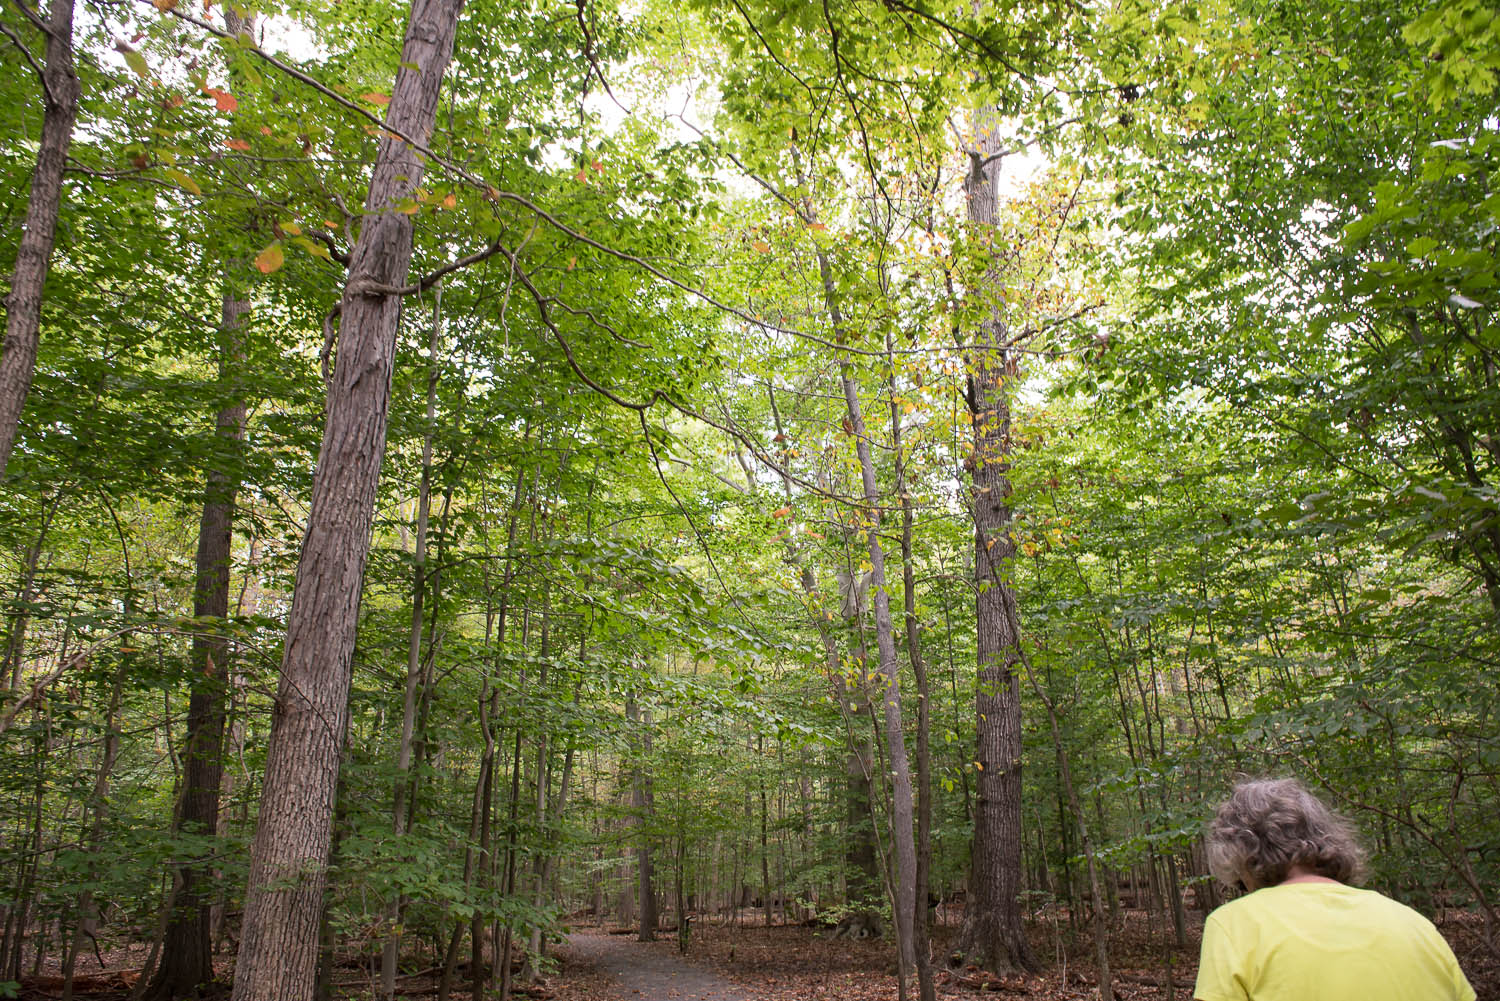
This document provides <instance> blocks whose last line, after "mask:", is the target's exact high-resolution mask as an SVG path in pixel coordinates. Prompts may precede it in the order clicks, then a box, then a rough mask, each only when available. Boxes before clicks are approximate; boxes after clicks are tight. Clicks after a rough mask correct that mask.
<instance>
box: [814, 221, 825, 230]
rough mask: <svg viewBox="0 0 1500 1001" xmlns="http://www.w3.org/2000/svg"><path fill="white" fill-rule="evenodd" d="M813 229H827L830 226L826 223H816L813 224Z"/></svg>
mask: <svg viewBox="0 0 1500 1001" xmlns="http://www.w3.org/2000/svg"><path fill="white" fill-rule="evenodd" d="M812 228H813V229H827V228H828V225H827V224H826V223H821V222H815V223H813V224H812Z"/></svg>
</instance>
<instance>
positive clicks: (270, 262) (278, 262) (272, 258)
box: [255, 242, 286, 275]
mask: <svg viewBox="0 0 1500 1001" xmlns="http://www.w3.org/2000/svg"><path fill="white" fill-rule="evenodd" d="M285 263H286V254H284V253H282V250H281V244H280V243H279V242H278V243H273V244H271V245H270V246H269V247H267V248H266V249H265V250H262V251H261V252H260V253H258V254H256V255H255V269H256V270H257V271H259V272H260V273H261V274H263V275H268V274H270V273H271V272H273V271H275V270H276V269H278V268H280V267H281V266H282V265H283V264H285Z"/></svg>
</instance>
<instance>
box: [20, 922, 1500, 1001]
mask: <svg viewBox="0 0 1500 1001" xmlns="http://www.w3.org/2000/svg"><path fill="white" fill-rule="evenodd" d="M940 917H943V915H940ZM946 917H947V920H946V921H943V922H941V923H940V924H939V925H938V927H937V928H935V929H934V939H935V941H934V946H933V954H934V958H935V960H938V962H937V963H936V965H937V967H938V970H937V977H936V980H937V990H938V996H939V997H940V998H949V999H955V998H966V999H974V1001H978V999H980V998H993V997H997V996H1005V997H1011V998H1034V999H1037V1001H1065V999H1066V1001H1074V999H1077V1001H1083V999H1087V998H1096V997H1098V993H1097V990H1096V988H1095V986H1094V983H1095V981H1094V967H1093V963H1092V961H1091V959H1089V958H1088V957H1090V956H1091V955H1092V938H1091V936H1090V933H1089V932H1088V930H1087V929H1084V930H1081V931H1078V932H1074V931H1072V930H1070V929H1069V927H1068V924H1067V918H1066V915H1062V916H1061V917H1056V916H1054V919H1052V920H1046V921H1039V922H1033V923H1032V924H1031V925H1030V926H1029V927H1028V932H1029V935H1030V941H1031V943H1032V947H1033V949H1034V950H1035V951H1036V954H1037V958H1038V960H1039V961H1040V962H1041V963H1043V964H1044V970H1043V972H1042V973H1040V974H1012V975H1010V976H1007V977H993V976H990V975H988V974H985V973H983V972H981V971H978V970H975V969H973V968H972V967H971V968H967V969H960V970H948V969H945V968H943V965H944V964H943V963H942V962H941V960H942V958H943V957H944V956H946V954H947V951H948V947H949V944H950V943H951V941H952V939H953V937H954V936H955V935H956V933H957V931H958V928H957V916H956V914H950V915H946ZM1189 923H1190V925H1191V928H1190V931H1189V942H1188V946H1189V947H1188V948H1187V949H1186V950H1170V951H1169V950H1166V949H1164V948H1163V944H1162V943H1163V933H1164V932H1166V933H1168V934H1169V933H1170V929H1164V928H1162V927H1161V925H1160V923H1159V922H1158V923H1154V924H1153V923H1148V921H1147V919H1146V916H1145V914H1144V912H1140V911H1131V912H1127V914H1126V916H1125V920H1124V922H1123V924H1122V926H1121V927H1120V928H1118V929H1116V931H1115V932H1114V937H1113V940H1112V942H1111V948H1110V953H1111V959H1112V960H1113V963H1114V969H1113V971H1112V972H1113V974H1114V976H1113V979H1114V984H1115V996H1116V997H1118V998H1121V999H1122V1001H1158V999H1165V998H1168V997H1170V998H1172V1001H1189V999H1190V998H1191V997H1192V985H1193V979H1194V976H1195V974H1196V966H1197V963H1196V960H1197V954H1198V934H1199V930H1200V929H1201V927H1202V919H1201V916H1200V915H1190V917H1189ZM1438 927H1439V928H1440V929H1441V930H1442V932H1443V933H1444V935H1445V936H1446V937H1447V938H1448V940H1449V941H1450V942H1451V943H1452V945H1453V948H1454V952H1455V953H1456V954H1457V955H1458V958H1459V961H1460V962H1461V964H1462V965H1463V968H1464V972H1465V973H1466V974H1467V975H1468V977H1469V980H1470V982H1472V983H1473V985H1474V988H1475V990H1476V991H1477V993H1478V996H1479V998H1480V999H1481V1001H1500V960H1497V959H1496V958H1495V957H1494V956H1493V955H1491V954H1490V953H1489V952H1488V950H1486V948H1485V947H1484V945H1483V942H1482V937H1481V933H1482V925H1481V923H1480V920H1479V917H1478V915H1473V914H1466V913H1461V912H1448V913H1447V914H1445V915H1440V916H1439V920H1438ZM613 931H615V932H616V933H615V934H611V930H610V929H603V928H597V927H589V926H582V925H578V926H575V928H574V932H573V934H572V935H570V936H569V937H568V939H567V940H566V941H565V942H564V943H563V944H562V945H560V946H558V947H557V948H556V949H555V951H554V957H555V959H556V960H557V967H556V969H554V970H552V971H550V972H549V973H548V975H547V976H546V978H545V979H544V981H543V982H542V983H541V984H539V985H538V986H537V987H536V988H535V989H533V990H531V991H527V992H525V993H520V992H518V993H517V995H516V997H517V999H518V1001H526V999H530V1001H895V999H896V996H897V992H896V977H895V972H896V971H895V964H894V958H893V949H892V945H891V943H890V942H889V941H879V940H875V941H862V942H850V941H844V940H835V939H832V938H831V937H829V931H828V929H818V928H810V927H806V926H803V925H772V926H771V927H767V926H765V925H764V924H760V923H750V922H746V923H742V924H738V925H735V924H729V925H719V924H715V923H712V922H708V921H701V922H699V923H696V924H695V925H694V926H693V930H692V939H691V942H690V944H689V948H688V950H687V953H686V955H682V954H679V952H678V947H677V936H676V934H675V933H674V932H663V933H662V934H661V938H660V939H659V940H658V941H656V942H651V943H643V942H638V941H636V936H635V935H634V933H633V932H631V933H629V934H620V933H618V932H619V930H618V929H614V930H613ZM149 951H150V950H149V949H148V948H147V947H146V946H145V945H143V944H139V943H133V944H130V945H124V944H117V945H116V946H115V947H114V948H109V947H108V945H106V948H105V950H104V952H103V954H102V958H103V960H104V963H103V965H102V968H101V966H100V964H99V963H98V962H97V960H96V959H95V957H94V954H93V953H92V951H91V950H85V955H86V957H87V958H86V959H85V958H84V957H80V961H79V979H78V983H77V984H76V994H77V995H78V996H79V997H80V998H84V999H88V1001H128V999H129V998H130V996H131V993H132V991H131V988H132V987H135V986H136V984H137V982H138V978H139V976H140V972H139V971H140V969H141V967H142V965H144V962H145V959H146V956H147V953H148V952H149ZM1169 955H1170V957H1171V961H1172V966H1171V970H1170V976H1171V981H1172V985H1173V987H1174V988H1175V989H1174V990H1173V992H1172V993H1171V994H1170V995H1169V994H1168V992H1167V990H1166V987H1165V986H1164V985H1165V984H1166V983H1167V977H1168V973H1169V971H1168V967H1167V959H1168V956H1169ZM428 960H429V961H431V960H433V957H428ZM414 962H415V959H414ZM216 965H217V966H218V968H219V976H220V978H221V980H222V981H223V982H226V983H227V981H228V979H229V977H230V976H231V975H232V974H233V956H232V955H229V954H225V955H222V956H221V957H220V958H219V961H218V963H217V964H216ZM367 966H368V964H366V963H362V962H360V960H359V958H358V957H354V956H351V957H347V958H346V960H345V962H343V963H341V964H340V966H339V969H338V971H337V972H336V975H335V981H336V989H335V997H336V998H339V999H343V1001H363V999H368V998H371V997H373V996H374V990H373V988H374V981H373V976H374V974H373V972H372V971H370V970H369V969H367V968H366V967H367ZM37 972H38V974H39V975H35V976H29V977H25V978H23V980H22V983H21V991H20V994H19V997H20V998H22V999H24V1001H55V999H56V998H59V997H60V996H61V987H62V980H61V976H60V973H61V971H60V970H58V969H57V968H56V963H55V961H53V962H45V963H43V964H42V967H41V969H40V970H38V971H37ZM227 993H228V992H227V990H225V991H224V996H225V997H226V998H227ZM436 993H437V988H436V977H435V970H434V969H433V968H432V967H430V966H429V967H427V968H425V969H423V970H422V971H421V972H417V973H410V974H407V975H405V976H403V977H402V978H401V981H400V983H399V985H398V988H397V996H398V997H407V998H412V999H417V998H431V997H434V996H435V995H436ZM468 996H469V995H468V991H467V984H465V985H464V986H463V987H460V988H457V989H456V990H455V993H454V997H455V998H462V999H467V998H468Z"/></svg>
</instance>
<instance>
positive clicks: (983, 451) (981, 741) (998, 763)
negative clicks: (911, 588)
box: [957, 111, 1037, 972]
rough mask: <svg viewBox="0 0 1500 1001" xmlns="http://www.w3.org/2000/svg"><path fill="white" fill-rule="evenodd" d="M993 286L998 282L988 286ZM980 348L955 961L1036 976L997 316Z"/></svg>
mask: <svg viewBox="0 0 1500 1001" xmlns="http://www.w3.org/2000/svg"><path fill="white" fill-rule="evenodd" d="M996 124H997V123H996V121H995V117H994V114H993V112H992V111H990V112H988V113H981V114H980V115H977V116H976V122H975V126H976V130H977V132H978V133H979V142H978V148H977V150H975V151H972V152H971V153H970V156H971V168H970V171H969V177H968V181H967V188H968V198H969V222H970V224H971V225H972V226H973V227H974V228H975V229H976V230H978V229H981V228H985V227H993V226H994V224H995V212H996V207H997V206H996V191H995V181H996V179H997V177H998V175H999V172H1000V161H999V160H998V159H994V160H991V159H989V157H991V156H993V155H994V154H996V153H997V152H998V151H999V146H1000V143H999V138H998V136H997V134H996V133H997V129H996ZM987 277H988V278H989V279H990V284H994V283H995V282H996V281H998V278H999V276H998V275H996V274H995V273H993V272H992V273H991V274H990V275H989V276H987ZM971 336H972V338H973V343H974V344H975V345H977V346H976V348H975V349H974V351H973V352H972V353H971V354H970V356H969V359H968V363H969V370H970V372H971V373H972V374H971V376H970V387H969V389H970V399H969V406H970V410H971V412H972V414H973V418H974V450H973V452H972V454H971V455H970V457H969V459H968V463H967V464H968V465H969V466H970V467H971V469H972V476H973V489H972V497H971V502H972V505H973V516H974V583H975V588H976V590H977V595H978V596H977V598H976V599H975V601H976V605H977V608H976V615H977V632H978V636H977V641H978V649H977V654H978V667H977V679H976V684H975V698H974V702H975V706H974V708H975V725H976V728H977V736H978V751H977V755H976V760H977V762H978V775H977V776H976V781H975V785H976V787H977V793H978V797H977V799H978V802H977V803H976V804H975V810H974V845H973V854H972V857H971V862H970V877H969V899H968V905H967V907H966V908H965V910H964V923H963V927H962V928H961V929H960V931H959V938H958V947H957V951H958V952H959V953H961V954H962V955H963V957H964V959H965V961H967V962H970V963H975V964H977V965H979V966H981V967H983V968H984V969H987V970H993V971H996V972H999V971H1002V970H1007V969H1012V968H1019V969H1024V970H1035V969H1036V968H1037V962H1036V958H1035V957H1034V956H1033V955H1032V952H1031V946H1030V944H1029V943H1028V942H1027V941H1026V929H1025V927H1024V926H1023V924H1022V921H1021V903H1020V893H1021V837H1022V832H1021V694H1020V689H1019V685H1018V684H1017V680H1016V674H1015V666H1016V660H1017V657H1018V655H1019V643H1020V636H1018V635H1017V634H1016V632H1015V629H1014V628H1013V624H1014V623H1015V622H1017V621H1019V619H1018V617H1017V616H1016V615H1015V608H1016V592H1015V587H1014V585H1013V583H1012V580H1011V565H1012V563H1013V561H1014V558H1015V552H1016V545H1015V540H1014V539H1013V538H1012V537H1011V532H1010V523H1011V510H1010V502H1009V497H1010V493H1011V486H1010V476H1009V473H1010V454H1011V439H1010V399H1009V395H1008V389H1007V386H1006V383H1007V381H1008V380H1009V379H1010V378H1011V377H1013V376H1014V375H1015V374H1016V364H1015V360H1014V357H1013V356H1012V353H1011V352H1009V351H1007V350H1006V346H1005V345H1006V337H1007V330H1006V326H1005V323H1004V321H1003V319H1002V318H1001V317H1000V316H999V315H998V314H997V313H996V312H995V311H994V310H991V312H990V316H989V317H988V319H987V320H986V321H985V322H983V323H981V324H980V325H979V328H978V329H977V330H975V331H974V332H973V333H972V335H971Z"/></svg>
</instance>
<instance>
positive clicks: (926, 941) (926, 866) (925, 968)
mask: <svg viewBox="0 0 1500 1001" xmlns="http://www.w3.org/2000/svg"><path fill="white" fill-rule="evenodd" d="M885 348H886V364H887V365H889V366H890V371H891V380H890V389H891V404H890V407H891V451H892V452H893V453H895V457H896V496H897V497H898V498H899V500H900V504H901V583H902V611H903V613H904V615H905V620H904V621H905V625H906V629H905V632H906V656H907V659H908V660H910V661H911V670H912V675H913V676H914V677H915V678H916V681H917V866H916V878H915V880H914V884H913V887H912V900H913V911H912V935H913V937H914V938H915V940H916V961H917V991H918V994H919V995H920V997H921V1001H935V999H936V998H937V985H936V984H935V983H934V982H933V979H932V949H931V946H930V942H931V938H932V929H931V928H930V927H929V925H928V920H927V914H928V911H927V893H928V887H929V884H930V883H931V872H932V754H931V748H930V746H929V743H928V738H929V735H930V731H931V725H932V724H931V719H930V716H929V712H928V708H929V704H930V702H931V699H930V695H931V690H930V686H929V685H928V683H927V662H926V661H924V660H923V659H922V630H921V623H920V622H918V621H917V581H916V561H915V559H914V558H913V557H912V544H911V542H912V539H911V537H912V503H911V491H910V489H908V487H907V483H906V456H905V454H904V453H903V452H902V451H901V407H900V405H899V404H898V403H897V402H896V399H897V393H896V390H897V387H896V379H895V372H896V366H895V363H894V360H893V356H892V350H891V341H890V335H889V334H887V335H886V343H885Z"/></svg>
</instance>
